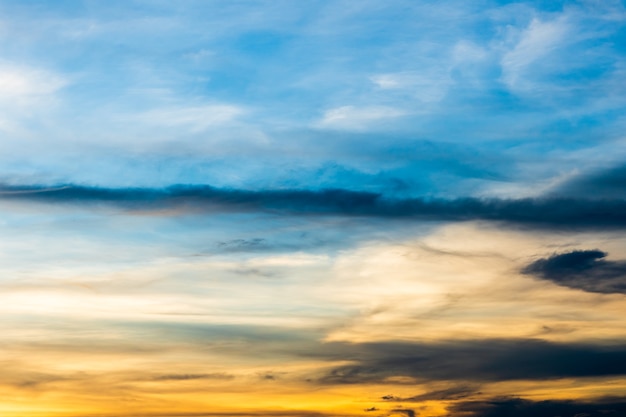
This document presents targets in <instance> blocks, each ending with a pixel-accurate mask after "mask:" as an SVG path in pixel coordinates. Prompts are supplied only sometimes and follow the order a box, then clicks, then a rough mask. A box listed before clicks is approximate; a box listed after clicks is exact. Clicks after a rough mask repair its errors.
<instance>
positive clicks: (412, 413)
mask: <svg viewBox="0 0 626 417" xmlns="http://www.w3.org/2000/svg"><path fill="white" fill-rule="evenodd" d="M391 411H392V412H394V413H398V414H404V415H405V416H406V417H415V416H416V415H417V414H416V413H415V410H411V409H407V408H396V409H393V410H391Z"/></svg>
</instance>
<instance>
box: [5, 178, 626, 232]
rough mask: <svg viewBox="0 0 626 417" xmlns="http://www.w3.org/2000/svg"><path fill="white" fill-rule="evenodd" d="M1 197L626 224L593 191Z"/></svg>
mask: <svg viewBox="0 0 626 417" xmlns="http://www.w3.org/2000/svg"><path fill="white" fill-rule="evenodd" d="M0 198H1V199H4V200H16V199H18V200H28V201H38V202H46V203H55V204H73V205H84V204H88V205H104V206H111V207H116V208H120V209H124V210H129V211H144V210H153V211H159V210H170V211H171V210H175V211H176V212H184V213H196V214H202V213H212V212H220V211H223V212H252V211H263V212H269V213H280V214H300V215H341V216H361V217H382V218H406V219H417V220H430V221H468V220H485V221H496V222H507V223H513V224H518V225H526V226H531V227H545V228H615V227H619V228H622V227H626V200H623V199H618V200H588V199H560V198H536V199H530V198H529V199H517V200H515V199H479V198H459V199H451V200H445V199H434V198H406V199H392V198H387V197H386V196H385V195H383V194H380V193H371V192H358V191H350V190H345V189H322V190H303V189H291V190H290V189H281V190H258V191H251V190H234V189H219V188H213V187H210V186H173V187H169V188H162V189H160V188H159V189H157V188H115V189H110V188H98V187H85V186H78V185H67V186H63V187H43V186H19V187H18V186H6V185H5V186H3V187H1V188H0Z"/></svg>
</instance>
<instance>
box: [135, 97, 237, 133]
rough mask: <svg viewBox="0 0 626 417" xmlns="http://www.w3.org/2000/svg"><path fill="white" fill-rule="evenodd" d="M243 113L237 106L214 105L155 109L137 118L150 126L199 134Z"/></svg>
mask: <svg viewBox="0 0 626 417" xmlns="http://www.w3.org/2000/svg"><path fill="white" fill-rule="evenodd" d="M243 113H244V110H243V109H242V108H240V107H238V106H234V105H226V104H215V105H205V106H197V107H172V108H163V109H155V110H150V111H147V112H145V113H142V114H140V115H138V116H137V118H138V119H139V120H141V121H142V122H144V123H147V124H151V125H156V126H163V127H171V128H188V129H190V131H192V132H201V131H203V130H205V129H207V128H209V127H211V126H215V125H222V124H224V123H227V122H230V121H232V120H233V119H235V118H236V117H237V116H239V115H241V114H243Z"/></svg>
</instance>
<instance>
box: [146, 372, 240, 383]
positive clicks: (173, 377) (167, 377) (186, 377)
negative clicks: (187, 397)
mask: <svg viewBox="0 0 626 417" xmlns="http://www.w3.org/2000/svg"><path fill="white" fill-rule="evenodd" d="M233 378H234V376H233V375H229V374H225V373H214V374H164V375H159V376H156V377H154V378H153V380H154V381H190V380H195V379H233Z"/></svg>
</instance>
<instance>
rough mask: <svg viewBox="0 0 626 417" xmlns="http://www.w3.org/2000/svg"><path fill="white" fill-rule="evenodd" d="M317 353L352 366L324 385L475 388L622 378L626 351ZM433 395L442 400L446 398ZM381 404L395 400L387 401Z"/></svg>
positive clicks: (408, 348)
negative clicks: (454, 384) (393, 382)
mask: <svg viewBox="0 0 626 417" xmlns="http://www.w3.org/2000/svg"><path fill="white" fill-rule="evenodd" d="M320 350H324V351H326V352H328V353H327V357H328V359H333V360H349V361H352V362H353V364H350V365H344V366H339V367H336V368H334V369H332V370H331V371H330V372H327V373H325V374H324V375H322V376H321V377H320V378H318V382H319V383H322V384H363V383H374V382H376V383H380V382H384V381H385V380H386V379H387V378H390V377H397V376H403V377H412V378H415V379H418V380H424V381H434V380H441V381H453V380H456V381H473V382H476V383H478V382H487V381H507V380H547V379H559V378H579V377H602V376H616V375H626V345H623V344H622V345H604V346H603V345H591V344H582V343H572V344H566V343H553V342H548V341H543V340H538V339H485V340H459V341H449V342H439V343H411V342H380V343H362V344H348V343H333V344H327V345H324V346H322V347H321V348H320ZM431 394H432V393H431ZM457 394H458V395H462V394H463V393H462V392H457ZM432 395H441V396H445V395H446V393H445V392H440V393H435V394H432ZM447 395H452V393H451V392H448V393H447ZM416 398H417V397H416ZM384 399H387V400H396V399H397V398H396V397H393V396H386V397H384Z"/></svg>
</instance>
